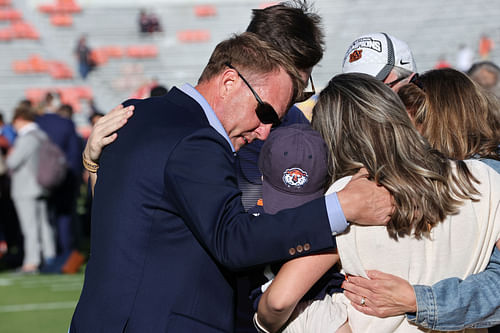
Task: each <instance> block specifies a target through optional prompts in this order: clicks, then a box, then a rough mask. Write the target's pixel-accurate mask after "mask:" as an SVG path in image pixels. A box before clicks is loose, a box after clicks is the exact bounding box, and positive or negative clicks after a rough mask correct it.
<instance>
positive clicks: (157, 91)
mask: <svg viewBox="0 0 500 333" xmlns="http://www.w3.org/2000/svg"><path fill="white" fill-rule="evenodd" d="M167 93H168V89H167V88H166V87H165V86H162V85H157V86H154V87H153V88H152V89H151V92H150V93H149V95H150V96H151V97H155V96H163V95H166V94H167Z"/></svg>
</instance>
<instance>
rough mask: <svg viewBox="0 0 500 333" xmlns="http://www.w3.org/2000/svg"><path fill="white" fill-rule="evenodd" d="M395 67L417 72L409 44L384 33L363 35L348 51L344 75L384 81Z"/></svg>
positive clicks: (343, 70)
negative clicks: (356, 75)
mask: <svg viewBox="0 0 500 333" xmlns="http://www.w3.org/2000/svg"><path fill="white" fill-rule="evenodd" d="M393 67H400V68H403V69H406V70H409V71H411V72H417V65H416V64H415V60H414V59H413V54H412V53H411V50H410V48H409V47H408V44H406V43H405V42H403V41H402V40H399V39H397V38H395V37H393V36H391V35H389V34H386V33H384V32H380V33H373V34H367V35H363V36H361V37H359V38H357V39H356V40H355V41H354V42H352V44H351V46H349V48H348V49H347V52H346V54H345V56H344V62H343V65H342V73H353V72H356V73H365V74H369V75H372V76H374V77H376V78H377V79H379V80H381V81H382V80H384V79H385V78H386V77H387V75H389V73H390V71H391V70H392V68H393Z"/></svg>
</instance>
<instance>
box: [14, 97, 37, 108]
mask: <svg viewBox="0 0 500 333" xmlns="http://www.w3.org/2000/svg"><path fill="white" fill-rule="evenodd" d="M17 106H26V107H28V108H31V107H33V103H32V102H31V101H30V100H29V99H23V100H21V101H20V102H19V104H18V105H17Z"/></svg>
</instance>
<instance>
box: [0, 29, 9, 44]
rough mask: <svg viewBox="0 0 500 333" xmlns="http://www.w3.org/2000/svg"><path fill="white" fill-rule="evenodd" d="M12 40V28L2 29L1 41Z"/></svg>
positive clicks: (0, 32) (0, 31)
mask: <svg viewBox="0 0 500 333" xmlns="http://www.w3.org/2000/svg"><path fill="white" fill-rule="evenodd" d="M10 40H12V31H11V29H10V28H5V29H1V30H0V42H8V41H10Z"/></svg>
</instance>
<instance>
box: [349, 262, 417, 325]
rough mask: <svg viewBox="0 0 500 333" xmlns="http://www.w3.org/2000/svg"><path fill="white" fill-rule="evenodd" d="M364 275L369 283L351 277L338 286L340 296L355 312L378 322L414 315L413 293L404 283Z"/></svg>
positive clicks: (376, 273) (394, 278)
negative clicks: (380, 319)
mask: <svg viewBox="0 0 500 333" xmlns="http://www.w3.org/2000/svg"><path fill="white" fill-rule="evenodd" d="M366 273H367V274H368V277H369V278H370V279H369V280H368V279H365V278H363V277H359V276H351V277H349V279H348V280H347V281H346V282H344V283H343V284H342V288H344V289H345V290H344V295H345V296H346V297H347V298H348V299H349V300H350V301H351V304H352V306H353V307H354V308H355V309H356V310H358V311H360V312H363V313H364V314H367V315H371V316H376V317H380V318H385V317H391V316H397V315H401V314H404V313H406V312H416V311H417V301H416V298H415V291H414V290H413V287H412V286H411V285H410V284H409V283H408V281H406V280H405V279H402V278H400V277H398V276H395V275H392V274H387V273H382V272H379V271H367V272H366ZM361 303H363V305H361Z"/></svg>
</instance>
